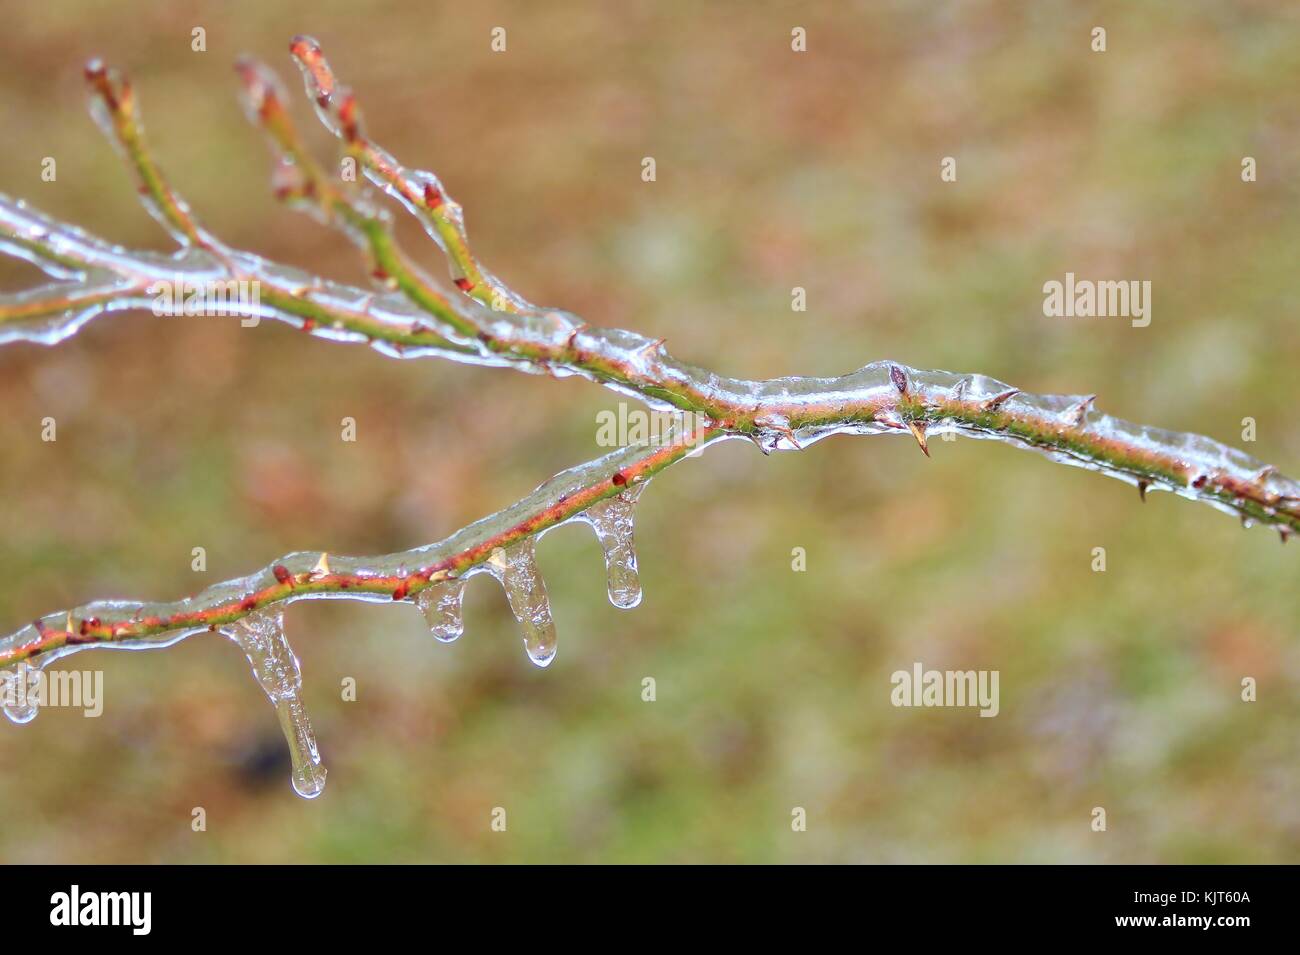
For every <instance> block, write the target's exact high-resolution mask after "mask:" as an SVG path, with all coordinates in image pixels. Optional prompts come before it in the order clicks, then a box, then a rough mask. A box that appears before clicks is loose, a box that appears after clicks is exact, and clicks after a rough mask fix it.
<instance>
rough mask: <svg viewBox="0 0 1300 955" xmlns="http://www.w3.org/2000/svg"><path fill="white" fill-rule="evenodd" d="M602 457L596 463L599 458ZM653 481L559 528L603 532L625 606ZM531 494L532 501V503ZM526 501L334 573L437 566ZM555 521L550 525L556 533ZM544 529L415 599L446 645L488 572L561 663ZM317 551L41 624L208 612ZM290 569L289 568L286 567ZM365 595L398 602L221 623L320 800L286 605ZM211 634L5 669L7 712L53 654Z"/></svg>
mask: <svg viewBox="0 0 1300 955" xmlns="http://www.w3.org/2000/svg"><path fill="white" fill-rule="evenodd" d="M627 456H628V455H627V452H626V451H622V452H615V453H614V454H613V455H609V456H607V457H606V458H602V459H601V461H600V462H599V463H600V465H601V466H602V467H604V466H607V465H606V462H610V463H617V461H612V462H611V459H620V458H626V457H627ZM595 463H596V462H593V464H595ZM591 467H592V466H591V465H588V466H584V467H583V468H579V469H574V470H573V471H570V472H565V473H564V474H561V475H558V476H557V477H556V478H554V479H552V480H551V481H548V482H547V483H546V484H544V485H542V487H540V488H538V490H537V492H535V493H534V496H535V497H536V496H541V495H543V494H553V493H554V492H555V491H556V484H557V482H561V481H564V480H565V479H566V478H572V479H573V483H574V484H576V483H579V482H578V481H577V478H578V476H579V475H581V474H585V473H586V472H587V471H588V470H589V469H590V468H591ZM646 483H648V482H646V481H644V480H642V481H638V482H637V483H635V484H631V485H629V486H628V487H626V488H625V489H624V490H623V491H622V492H620V493H619V494H616V495H615V496H613V497H610V498H606V499H604V500H602V501H600V502H598V503H596V504H593V505H592V506H591V507H589V508H588V509H587V510H585V511H583V512H581V513H580V514H576V515H574V516H573V517H571V518H569V519H568V520H567V521H564V522H562V523H561V524H557V525H555V526H556V527H559V526H563V525H564V524H569V523H585V524H588V525H590V526H591V528H592V529H593V530H594V531H595V534H596V539H597V541H598V542H599V543H600V546H601V549H602V550H603V552H604V557H605V571H606V577H607V581H608V592H609V599H610V602H611V603H613V604H614V606H616V607H619V608H621V609H631V608H633V607H635V606H637V604H639V603H640V602H641V582H640V577H639V574H638V570H637V558H636V550H635V547H634V543H633V516H634V507H635V505H636V501H637V499H638V498H639V497H640V495H641V492H642V491H643V490H644V489H645V486H646ZM527 500H531V498H529V499H526V501H527ZM524 503H525V502H520V504H519V505H515V507H512V508H509V509H507V511H505V512H502V514H499V515H494V516H493V517H491V518H487V519H485V520H484V521H480V522H478V523H477V524H473V525H470V527H468V528H465V529H464V530H463V531H460V532H458V533H457V534H455V535H453V536H452V537H451V538H448V539H447V540H446V541H443V542H440V543H438V544H432V545H429V546H428V547H424V548H418V549H416V550H413V551H407V552H405V553H404V554H400V555H394V556H393V557H387V558H382V559H380V560H365V559H360V558H347V557H334V556H329V557H328V561H329V564H330V568H331V571H332V572H336V573H337V572H346V573H356V574H358V575H360V576H365V575H366V574H374V575H376V576H385V575H388V574H391V573H393V572H394V571H396V572H398V573H404V572H406V570H407V568H408V567H414V566H419V563H420V562H425V563H427V562H429V561H430V560H431V558H435V557H437V556H438V555H439V554H441V553H443V552H446V551H451V552H455V551H456V550H457V549H460V548H461V547H462V546H463V544H464V542H465V540H466V539H467V538H471V539H472V538H473V537H474V536H481V535H484V534H490V533H491V532H492V531H493V530H494V529H495V528H496V527H497V525H498V524H499V523H504V522H506V521H509V520H510V517H509V515H511V514H514V513H515V512H516V510H517V509H518V508H519V507H520V506H521V505H523V504H524ZM553 529H554V527H552V528H548V530H553ZM540 536H542V535H541V534H536V535H534V536H530V537H525V538H523V539H521V540H519V541H517V542H515V543H513V544H511V545H510V546H508V547H503V548H497V549H495V550H494V551H492V552H491V554H490V555H489V557H488V559H487V560H485V561H483V562H482V563H480V564H477V565H475V566H474V567H472V568H470V569H469V570H467V571H466V572H465V573H463V574H460V575H458V576H455V577H449V578H447V579H445V580H440V581H438V582H436V583H434V584H432V585H431V586H429V587H427V588H425V589H424V590H421V591H420V592H419V593H417V594H415V595H414V596H413V597H410V598H407V599H408V600H409V601H410V602H412V603H414V604H415V605H416V606H417V607H419V609H420V610H421V612H422V613H423V614H424V616H425V619H426V620H427V621H428V624H429V629H430V631H431V632H432V633H433V636H434V637H436V638H437V639H438V640H439V641H441V642H443V643H450V642H451V641H453V640H455V639H457V638H458V637H460V636H461V634H463V633H464V631H465V624H464V618H463V615H462V609H461V607H462V598H463V596H464V593H465V585H466V582H467V581H468V580H469V578H470V577H473V576H476V575H478V574H487V575H489V576H491V577H493V578H495V579H496V580H497V581H498V582H499V583H500V584H501V587H502V589H503V590H504V591H505V595H506V599H507V601H508V602H509V604H510V610H511V612H512V613H513V614H514V617H515V620H516V621H518V625H519V629H520V632H521V635H522V637H523V643H524V649H525V651H526V653H527V654H528V659H529V660H531V661H532V662H533V663H534V664H536V665H537V666H539V667H545V666H548V665H549V664H550V663H551V661H552V660H554V659H555V653H556V633H555V623H554V620H553V619H552V616H551V605H550V600H549V599H548V597H547V594H546V583H545V581H544V580H543V579H542V575H541V573H540V571H539V570H538V567H537V558H536V540H537V538H538V537H540ZM309 557H314V558H315V559H316V560H317V561H318V562H319V561H320V560H321V559H322V558H321V555H316V554H310V555H309V554H305V553H303V554H293V555H290V556H288V557H286V558H284V559H283V560H282V561H280V562H278V564H277V565H273V567H272V568H268V569H267V570H264V571H261V572H259V573H258V574H254V575H252V576H251V577H246V578H242V579H240V580H236V581H229V582H226V583H221V584H216V585H214V586H212V587H209V588H208V589H207V590H204V591H203V592H201V593H199V594H197V595H195V596H194V597H190V598H187V599H186V600H183V601H177V602H174V603H169V604H153V605H144V604H138V603H130V602H123V601H99V602H96V603H93V604H89V605H87V606H85V607H81V608H78V609H77V610H74V611H71V612H70V613H68V614H66V615H64V614H53V615H51V616H49V617H47V618H44V619H43V620H42V621H41V622H40V623H41V625H42V626H62V625H63V619H62V618H63V617H65V616H66V619H67V620H68V621H71V620H72V619H73V618H74V617H77V618H81V617H87V616H97V617H99V618H101V620H103V621H111V620H130V619H139V618H140V617H144V616H154V615H157V616H163V617H168V616H172V615H174V614H176V613H179V612H184V611H186V610H189V611H193V610H200V609H204V608H207V607H217V606H222V605H225V604H227V603H229V602H230V601H231V599H232V598H237V597H238V595H240V594H247V593H252V592H254V591H256V590H257V589H260V588H262V587H265V586H267V585H268V583H269V582H270V580H272V579H275V577H276V570H277V569H280V568H284V569H288V570H289V571H290V572H291V573H295V574H296V573H300V572H301V571H302V569H303V567H304V566H305V562H306V560H307V559H308V558H309ZM280 572H281V573H283V570H280ZM322 598H324V599H329V598H334V599H339V598H346V599H357V600H367V601H384V602H389V603H391V598H389V597H387V596H384V595H382V594H369V593H361V592H356V591H351V592H339V593H333V592H332V593H316V594H311V593H305V594H299V595H296V596H295V595H291V596H289V597H287V598H286V599H285V600H282V601H280V602H278V603H275V604H272V605H270V606H266V607H262V608H260V609H258V610H256V611H253V612H252V613H250V614H248V615H247V616H244V617H241V618H240V619H239V620H236V621H235V622H233V623H229V624H223V625H221V626H220V627H219V628H218V629H219V632H220V633H222V634H224V635H225V636H227V637H228V638H230V639H231V640H232V641H234V642H235V643H236V644H237V645H238V646H239V648H240V649H241V650H243V652H244V654H245V656H247V657H248V662H249V665H250V666H251V667H252V670H253V675H254V677H255V678H256V679H257V682H258V684H259V685H260V686H261V688H262V691H263V692H264V693H265V694H266V696H267V698H268V699H269V700H270V701H271V704H272V705H273V706H274V707H275V711H276V715H277V716H278V718H279V721H280V726H281V729H282V730H283V731H284V736H285V739H286V741H287V742H288V744H289V750H290V755H291V758H292V763H293V770H292V777H291V781H292V783H293V788H294V790H295V791H296V792H297V793H298V794H299V795H300V796H303V797H305V798H307V799H311V798H314V797H316V796H319V795H320V794H321V793H322V792H323V791H324V788H325V768H324V766H322V765H321V758H320V751H319V749H318V748H317V745H316V737H315V734H314V733H313V732H312V727H311V721H310V720H309V719H308V717H307V712H306V709H305V707H304V706H303V702H302V673H301V671H300V669H299V666H298V660H297V657H296V656H295V655H294V652H293V650H292V648H291V647H290V646H289V641H288V639H287V638H286V636H285V631H284V604H285V603H289V602H292V601H294V600H310V599H322ZM206 632H208V628H207V627H198V628H192V629H178V630H174V631H170V632H166V633H162V634H157V635H154V636H151V637H147V638H141V639H129V640H122V641H120V642H106V643H95V644H85V645H71V646H65V647H61V648H59V649H57V650H52V651H49V652H47V653H45V654H42V655H40V656H38V657H35V658H32V659H30V660H26V661H23V662H20V663H17V664H14V665H12V666H10V667H8V668H7V669H5V670H0V690H3V691H4V696H3V699H4V706H3V709H4V713H5V716H7V717H8V718H9V719H10V720H11V721H12V722H15V723H27V722H30V721H31V720H32V719H34V718H35V717H36V714H37V712H38V710H39V702H38V701H37V700H36V699H34V698H33V697H34V696H35V694H32V693H28V692H22V693H18V692H15V691H16V686H15V682H14V681H17V680H26V681H28V683H29V685H30V684H32V682H33V675H34V674H35V673H36V672H37V671H40V670H42V669H44V668H45V667H46V666H48V665H49V664H50V663H52V662H53V661H54V660H57V659H60V658H62V657H65V656H68V655H69V654H71V653H76V652H78V651H81V650H86V649H93V648H96V647H102V648H118V649H126V650H145V649H157V648H160V647H167V646H171V645H172V644H174V643H177V642H179V641H180V640H183V639H185V638H186V637H189V636H192V635H194V634H197V633H206ZM38 636H39V629H38V627H37V625H36V624H30V625H28V626H27V627H24V628H23V629H22V630H19V631H18V632H17V633H14V634H12V635H10V636H9V637H6V638H4V639H3V640H0V649H4V648H9V647H13V646H18V645H22V644H24V643H26V642H29V641H31V640H33V639H36V638H37V637H38Z"/></svg>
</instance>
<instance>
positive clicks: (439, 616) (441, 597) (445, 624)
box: [415, 577, 466, 643]
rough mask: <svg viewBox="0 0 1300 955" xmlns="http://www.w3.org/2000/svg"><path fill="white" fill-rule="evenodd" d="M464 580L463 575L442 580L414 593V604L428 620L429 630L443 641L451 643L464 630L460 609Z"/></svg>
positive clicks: (463, 592)
mask: <svg viewBox="0 0 1300 955" xmlns="http://www.w3.org/2000/svg"><path fill="white" fill-rule="evenodd" d="M465 582H466V581H465V578H464V577H460V578H456V579H453V580H444V581H442V582H440V583H436V584H434V585H433V586H432V587H430V588H429V589H428V590H422V591H420V592H419V593H418V594H416V595H415V605H416V606H417V607H419V608H420V612H421V613H423V614H424V619H425V620H427V621H428V622H429V630H431V631H432V632H433V635H434V637H436V638H437V639H439V640H441V641H442V642H443V643H451V641H453V640H455V639H456V638H457V637H459V636H460V635H461V634H463V633H464V632H465V617H464V614H463V611H462V609H461V601H462V599H463V598H464V596H465Z"/></svg>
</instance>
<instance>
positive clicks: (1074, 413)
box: [1065, 395, 1097, 428]
mask: <svg viewBox="0 0 1300 955" xmlns="http://www.w3.org/2000/svg"><path fill="white" fill-rule="evenodd" d="M1096 400H1097V396H1096V395H1088V396H1087V397H1086V398H1084V399H1083V400H1082V401H1080V402H1079V403H1078V404H1077V405H1075V406H1074V407H1072V408H1070V409H1069V410H1068V411H1066V412H1065V416H1066V418H1067V420H1069V422H1070V424H1072V425H1074V427H1076V428H1082V427H1083V419H1084V417H1085V416H1086V415H1087V414H1088V411H1089V410H1090V409H1091V408H1092V403H1093V402H1094V401H1096Z"/></svg>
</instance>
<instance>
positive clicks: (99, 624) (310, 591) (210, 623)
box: [0, 429, 722, 667]
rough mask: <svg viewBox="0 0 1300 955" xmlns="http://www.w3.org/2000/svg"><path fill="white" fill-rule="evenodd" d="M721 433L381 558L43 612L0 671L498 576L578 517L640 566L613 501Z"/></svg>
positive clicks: (330, 558) (555, 486)
mask: <svg viewBox="0 0 1300 955" xmlns="http://www.w3.org/2000/svg"><path fill="white" fill-rule="evenodd" d="M721 436H722V434H721V432H720V431H718V430H717V429H702V430H698V431H691V430H684V429H678V430H677V431H676V432H674V433H673V434H672V435H670V436H669V440H668V441H666V442H665V443H662V444H657V445H645V446H635V447H628V448H621V449H619V450H617V451H614V452H612V453H610V454H607V455H605V456H604V457H601V458H597V459H596V460H594V461H590V462H588V463H586V464H583V465H579V466H578V467H575V468H571V469H569V470H567V471H562V472H560V473H559V474H557V475H555V476H554V477H553V478H551V479H550V480H549V481H547V482H546V483H545V484H542V485H541V486H540V487H538V488H537V489H536V490H535V491H533V493H532V494H530V495H528V496H527V497H525V498H523V499H522V500H520V501H517V502H516V503H514V504H512V505H511V506H509V507H507V508H506V509H505V510H502V511H498V512H497V513H495V514H493V515H491V516H490V517H485V518H483V519H482V520H479V521H476V522H475V523H473V524H470V525H469V526H468V527H465V528H463V529H462V530H459V531H457V532H456V533H455V534H452V535H451V536H450V537H448V538H446V539H445V540H442V541H439V542H437V543H434V544H427V545H425V546H423V547H418V548H415V549H414V550H408V551H401V552H399V553H395V554H385V555H382V556H379V557H340V556H335V555H331V554H327V553H321V552H318V551H310V552H308V551H299V552H296V553H293V554H288V555H286V556H284V557H281V558H279V559H278V560H275V561H273V562H272V563H271V564H269V565H268V566H267V567H265V568H263V569H262V570H260V571H257V572H256V573H254V574H251V575H250V576H247V577H241V578H239V579H237V580H228V581H225V582H223V583H219V584H214V585H213V586H211V587H208V588H207V589H206V590H203V591H202V592H200V593H198V594H196V595H194V596H193V597H187V598H185V599H183V600H178V601H175V602H171V603H158V604H145V603H135V602H129V601H127V602H124V601H100V602H97V603H91V604H87V605H85V606H83V607H77V608H74V609H72V610H60V611H58V612H56V613H51V614H46V615H45V616H44V617H41V618H40V619H39V620H35V621H33V622H32V623H30V624H28V625H27V626H25V627H23V628H22V629H21V630H18V631H17V632H15V633H11V634H9V635H8V636H6V637H3V638H0V667H5V666H11V665H13V664H15V663H18V662H20V661H24V660H26V661H29V662H33V663H36V662H39V663H40V665H41V666H44V665H46V664H48V663H50V662H52V661H54V660H56V659H59V658H60V657H63V656H66V655H68V654H69V653H74V652H76V651H78V650H83V649H86V648H89V647H95V646H101V647H112V646H126V647H129V648H134V647H138V646H141V645H150V646H151V645H154V644H155V643H156V642H157V640H158V639H159V638H165V640H164V643H165V644H171V643H174V642H176V640H178V639H181V638H183V637H187V636H190V635H192V634H195V633H199V632H201V631H205V630H207V631H212V630H216V629H218V628H219V627H222V626H225V625H227V624H232V623H235V622H236V621H238V620H241V619H243V618H245V617H248V616H249V615H251V614H255V613H258V612H261V611H265V610H266V609H268V608H270V607H273V606H276V605H285V604H290V603H294V602H295V601H298V600H311V599H313V598H320V597H333V598H344V599H347V598H351V599H356V600H367V601H394V600H399V601H400V600H411V599H414V598H417V597H419V596H420V595H421V594H423V593H424V592H426V591H428V590H430V589H432V588H435V587H436V586H437V585H439V584H442V583H446V582H449V581H457V580H465V579H467V578H468V577H471V576H473V575H474V574H475V573H479V572H495V570H496V569H497V567H496V565H495V564H494V563H493V561H494V559H497V560H499V558H500V556H501V555H500V553H499V552H502V551H504V552H506V553H507V554H508V553H509V552H510V551H511V549H512V548H519V547H520V546H521V545H526V546H527V547H529V548H531V545H532V542H533V540H534V539H535V538H539V537H541V536H542V534H543V533H545V532H546V531H549V530H551V529H553V528H555V527H558V526H560V525H561V524H564V523H568V522H570V521H575V520H577V521H583V522H587V523H592V524H593V525H594V526H596V529H597V532H598V536H599V537H601V539H602V544H606V545H608V546H607V551H611V550H612V551H614V552H616V555H617V553H622V554H623V556H622V557H621V558H620V559H621V560H622V561H623V562H624V563H627V562H629V561H630V564H631V569H632V571H633V572H635V569H636V559H635V555H633V554H631V552H630V550H628V547H630V542H631V536H630V535H631V524H630V522H627V526H626V528H622V529H611V528H609V527H607V526H606V524H607V523H608V519H609V518H611V515H610V513H609V512H610V510H611V508H610V505H609V504H608V503H607V502H608V501H609V499H615V501H616V502H620V501H621V502H622V503H624V504H630V503H632V502H634V501H635V499H636V498H637V497H639V496H640V492H641V489H642V488H643V487H644V486H645V484H646V482H647V481H649V479H650V478H651V477H653V476H654V475H655V474H658V473H659V472H660V471H662V470H664V469H665V468H667V467H669V466H670V465H672V464H675V463H676V462H678V461H680V460H681V459H682V458H683V457H685V456H686V455H688V454H690V453H692V452H694V451H696V450H699V449H702V448H703V446H704V445H706V444H708V443H709V442H711V441H713V440H716V439H718V438H719V437H721ZM612 516H619V517H620V519H621V515H612ZM617 534H625V539H623V540H621V541H619V540H615V539H614V538H615V537H616V536H617ZM616 545H617V546H616ZM620 547H621V548H622V550H621V551H620V550H619V548H620ZM623 569H624V568H620V567H616V568H613V573H612V580H611V594H610V599H611V601H612V602H614V603H615V604H616V605H619V606H635V605H636V603H638V602H639V597H637V598H636V599H631V598H629V597H628V596H627V589H628V584H627V582H626V581H625V580H624V579H623V578H622V577H620V576H619V572H620V571H622V570H623ZM551 652H552V653H553V647H552V650H551ZM38 658H39V660H38ZM550 658H551V656H550V654H547V653H542V654H538V655H534V662H536V663H538V664H539V665H542V666H545V665H546V664H547V663H549V662H550Z"/></svg>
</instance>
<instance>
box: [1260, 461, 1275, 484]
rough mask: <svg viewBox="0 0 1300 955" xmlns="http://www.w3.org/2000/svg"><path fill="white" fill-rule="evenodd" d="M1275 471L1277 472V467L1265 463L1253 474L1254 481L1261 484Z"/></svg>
mask: <svg viewBox="0 0 1300 955" xmlns="http://www.w3.org/2000/svg"><path fill="white" fill-rule="evenodd" d="M1276 473H1277V468H1275V467H1273V465H1271V464H1266V465H1264V467H1263V468H1262V469H1261V470H1260V472H1259V473H1258V474H1256V475H1255V483H1256V484H1263V483H1264V482H1265V481H1267V480H1268V479H1269V478H1271V477H1272V476H1273V475H1274V474H1276Z"/></svg>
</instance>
